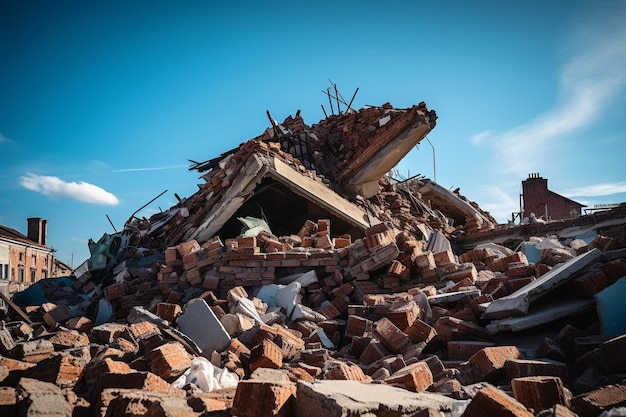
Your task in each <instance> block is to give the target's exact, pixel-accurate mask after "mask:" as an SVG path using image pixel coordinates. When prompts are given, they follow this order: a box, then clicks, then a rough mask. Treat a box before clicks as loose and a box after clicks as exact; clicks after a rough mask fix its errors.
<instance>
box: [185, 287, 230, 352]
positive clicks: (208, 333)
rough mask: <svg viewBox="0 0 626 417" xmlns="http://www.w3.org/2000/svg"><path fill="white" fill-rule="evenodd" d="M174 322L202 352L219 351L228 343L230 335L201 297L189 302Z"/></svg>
mask: <svg viewBox="0 0 626 417" xmlns="http://www.w3.org/2000/svg"><path fill="white" fill-rule="evenodd" d="M176 322H177V323H178V328H179V329H180V331H181V332H183V333H184V334H186V335H187V336H189V337H190V338H191V339H192V340H193V341H194V342H195V343H196V344H197V345H198V346H199V347H200V349H202V352H203V354H209V355H210V354H211V352H212V351H213V350H217V351H221V350H223V349H225V348H226V347H227V346H228V345H229V344H230V335H229V334H228V332H227V331H226V329H224V326H222V323H221V322H220V321H219V320H218V319H217V316H216V315H215V313H213V310H211V307H209V305H208V304H207V303H206V301H204V300H202V299H197V300H195V301H193V302H192V303H191V304H189V305H188V306H187V308H185V311H184V312H183V314H181V315H180V316H179V317H178V319H177V320H176Z"/></svg>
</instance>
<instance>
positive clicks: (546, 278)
mask: <svg viewBox="0 0 626 417" xmlns="http://www.w3.org/2000/svg"><path fill="white" fill-rule="evenodd" d="M601 256H602V251H600V250H599V249H597V248H596V249H592V250H591V251H589V252H586V253H583V254H582V255H579V256H577V257H575V258H573V259H571V260H569V261H568V262H565V263H564V264H562V265H561V266H559V267H555V268H553V269H552V270H551V271H549V272H548V273H546V274H544V275H542V276H541V277H539V278H538V279H536V280H534V281H532V282H531V283H529V284H528V285H525V286H523V287H522V288H520V289H519V290H517V291H515V292H514V293H512V294H510V295H507V296H506V297H502V298H499V299H497V300H494V301H492V302H490V303H486V304H483V306H484V307H485V312H484V313H483V317H484V318H486V319H502V318H505V317H512V316H521V315H524V314H526V313H527V312H528V309H529V307H530V304H531V303H532V302H533V301H535V300H536V299H538V298H539V297H542V296H543V295H545V294H547V293H549V292H550V291H552V290H554V289H555V288H558V287H559V286H561V285H563V284H564V283H565V282H567V281H569V280H571V279H572V278H574V277H575V276H576V275H577V274H578V273H579V272H581V271H583V270H584V269H585V268H587V267H588V266H590V265H591V264H593V263H594V262H596V261H597V260H598V259H600V257H601Z"/></svg>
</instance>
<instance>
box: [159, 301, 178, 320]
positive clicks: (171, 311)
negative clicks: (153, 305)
mask: <svg viewBox="0 0 626 417" xmlns="http://www.w3.org/2000/svg"><path fill="white" fill-rule="evenodd" d="M182 311H183V310H182V308H181V307H180V306H179V305H178V304H170V303H159V304H157V310H156V314H157V316H159V317H161V318H162V319H163V320H167V321H168V322H170V323H173V322H174V321H175V320H176V317H178V316H180V314H181V313H182Z"/></svg>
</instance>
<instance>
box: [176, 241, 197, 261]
mask: <svg viewBox="0 0 626 417" xmlns="http://www.w3.org/2000/svg"><path fill="white" fill-rule="evenodd" d="M176 250H177V251H178V253H179V255H180V258H181V259H182V258H184V257H185V255H188V254H190V253H192V252H195V251H197V250H200V245H199V244H198V242H197V241H195V240H190V241H187V242H182V243H179V244H178V245H176Z"/></svg>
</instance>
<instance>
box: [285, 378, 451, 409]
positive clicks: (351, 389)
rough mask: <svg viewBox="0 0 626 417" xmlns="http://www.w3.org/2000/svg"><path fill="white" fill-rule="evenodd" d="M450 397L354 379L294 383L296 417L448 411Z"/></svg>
mask: <svg viewBox="0 0 626 417" xmlns="http://www.w3.org/2000/svg"><path fill="white" fill-rule="evenodd" d="M453 404H454V400H453V399H452V398H448V397H445V396H443V395H440V394H435V393H430V392H422V393H416V392H411V391H408V390H405V389H402V388H396V387H392V386H389V385H382V384H363V383H360V382H357V381H316V382H314V383H308V382H303V381H300V382H298V391H297V394H296V410H297V411H296V415H298V416H300V417H320V416H325V417H347V416H362V415H372V416H379V415H380V416H385V417H396V416H397V417H400V416H404V415H410V414H413V413H415V412H418V411H420V410H424V409H427V408H432V409H436V410H439V411H444V412H450V411H451V410H452V406H453Z"/></svg>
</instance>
